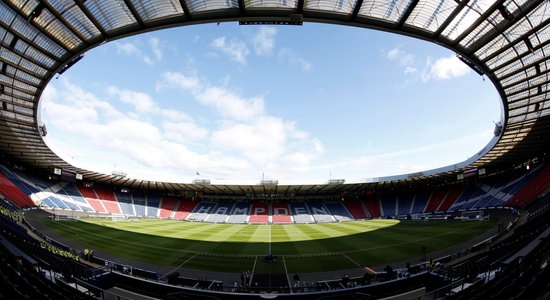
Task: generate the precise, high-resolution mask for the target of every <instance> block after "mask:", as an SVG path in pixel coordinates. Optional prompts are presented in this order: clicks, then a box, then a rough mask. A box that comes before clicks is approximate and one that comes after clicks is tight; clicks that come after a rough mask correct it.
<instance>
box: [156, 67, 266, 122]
mask: <svg viewBox="0 0 550 300" xmlns="http://www.w3.org/2000/svg"><path fill="white" fill-rule="evenodd" d="M161 78H162V81H160V82H158V83H157V87H158V88H159V89H162V88H165V87H177V88H179V89H181V90H182V91H184V92H191V93H192V95H193V96H194V97H195V99H197V100H198V101H199V102H200V103H202V104H204V105H208V106H210V107H212V108H214V109H215V110H216V111H217V112H218V113H219V114H220V115H221V116H223V117H224V118H229V119H233V120H249V119H251V118H253V117H256V116H259V115H261V114H263V113H264V100H263V98H261V97H252V98H243V97H241V96H240V95H238V94H236V93H235V92H233V91H231V90H229V89H227V88H224V87H217V86H210V85H208V84H207V83H203V82H201V80H200V79H199V78H198V77H197V76H196V75H195V74H190V75H187V74H183V73H176V72H165V73H163V74H162V75H161Z"/></svg>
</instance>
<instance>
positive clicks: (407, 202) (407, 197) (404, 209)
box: [397, 194, 415, 216]
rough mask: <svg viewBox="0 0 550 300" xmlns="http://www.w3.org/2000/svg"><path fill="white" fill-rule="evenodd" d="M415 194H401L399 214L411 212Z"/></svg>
mask: <svg viewBox="0 0 550 300" xmlns="http://www.w3.org/2000/svg"><path fill="white" fill-rule="evenodd" d="M414 196H415V194H401V195H399V196H398V199H397V215H398V216H406V215H408V214H410V212H411V208H412V204H413V199H414Z"/></svg>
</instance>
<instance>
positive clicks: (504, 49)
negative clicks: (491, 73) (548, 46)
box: [483, 18, 550, 62]
mask: <svg viewBox="0 0 550 300" xmlns="http://www.w3.org/2000/svg"><path fill="white" fill-rule="evenodd" d="M548 24H550V18H548V19H546V20H544V21H543V22H541V23H540V24H539V25H537V26H535V27H533V28H532V29H531V30H529V31H527V32H526V33H525V34H524V35H522V36H520V37H518V38H516V39H515V40H513V41H511V42H509V43H507V44H506V45H504V46H502V47H500V48H499V49H498V50H497V51H495V52H493V53H492V54H491V55H488V56H487V57H485V58H484V59H483V62H487V61H489V60H491V59H493V58H495V57H497V56H499V55H500V54H502V53H503V52H504V51H506V50H508V49H510V48H512V47H513V46H515V45H516V44H517V43H519V42H521V41H522V40H523V38H524V37H528V36H530V35H532V34H534V33H535V32H537V31H539V30H540V29H542V28H544V27H546V26H547V25H548ZM547 42H548V41H547ZM537 48H538V47H534V49H535V50H536V49H537Z"/></svg>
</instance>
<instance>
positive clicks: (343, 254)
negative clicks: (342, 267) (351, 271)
mask: <svg viewBox="0 0 550 300" xmlns="http://www.w3.org/2000/svg"><path fill="white" fill-rule="evenodd" d="M340 255H342V256H343V257H345V258H347V259H348V260H349V261H351V262H352V263H354V264H355V265H356V266H358V267H359V268H362V266H361V265H360V264H358V263H357V262H356V261H355V260H353V259H351V257H349V256H347V255H346V254H345V253H343V252H340Z"/></svg>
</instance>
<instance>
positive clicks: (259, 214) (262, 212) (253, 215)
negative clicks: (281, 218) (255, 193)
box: [248, 202, 270, 224]
mask: <svg viewBox="0 0 550 300" xmlns="http://www.w3.org/2000/svg"><path fill="white" fill-rule="evenodd" d="M269 214H270V212H269V206H268V205H267V204H265V203H259V202H253V203H252V207H251V208H250V218H249V219H248V223H250V224H267V223H268V222H269Z"/></svg>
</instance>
